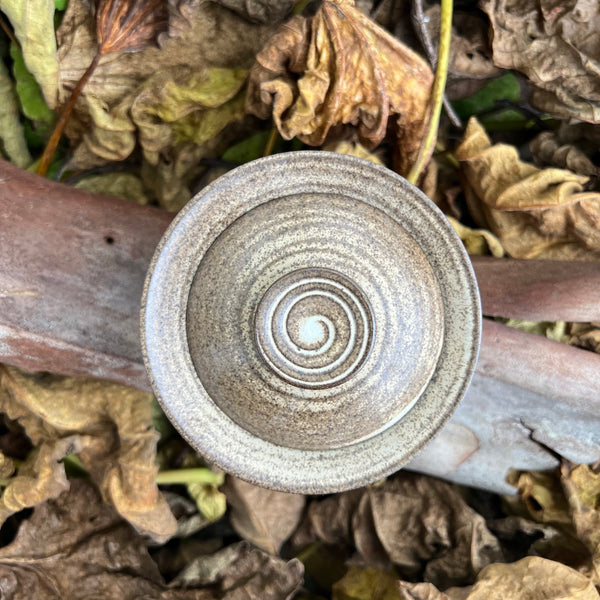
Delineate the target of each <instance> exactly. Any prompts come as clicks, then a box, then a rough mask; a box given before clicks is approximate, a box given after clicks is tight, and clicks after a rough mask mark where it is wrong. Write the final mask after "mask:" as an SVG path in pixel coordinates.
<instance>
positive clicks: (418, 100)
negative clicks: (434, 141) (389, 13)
mask: <svg viewBox="0 0 600 600" xmlns="http://www.w3.org/2000/svg"><path fill="white" fill-rule="evenodd" d="M432 81H433V75H432V73H431V70H430V68H429V66H428V65H427V63H426V62H425V61H424V60H423V59H421V58H420V57H419V56H418V55H417V54H415V53H414V52H413V51H412V50H410V49H409V48H408V47H407V46H405V45H404V44H402V43H401V42H399V41H398V40H396V39H395V38H394V37H392V36H391V35H390V34H388V33H387V32H385V31H384V30H383V29H381V28H380V27H379V26H377V25H376V24H375V23H373V22H372V21H371V20H370V19H369V18H368V17H366V16H365V15H363V14H362V13H361V12H359V11H358V10H357V9H356V8H355V7H354V2H352V0H325V1H324V2H323V4H322V5H321V7H320V9H319V10H318V11H317V13H316V15H315V16H314V17H310V18H303V17H300V16H296V17H294V18H293V19H291V20H290V21H288V22H287V23H286V24H285V25H283V26H282V27H281V28H280V29H279V30H278V31H277V32H276V33H275V34H274V35H273V37H272V38H271V39H270V40H269V43H268V44H267V45H266V46H265V47H264V48H263V50H261V52H260V53H259V54H258V56H257V57H256V63H255V65H254V66H253V67H252V70H251V72H250V83H249V87H248V95H247V100H246V109H247V111H248V112H250V113H252V114H255V115H256V116H258V117H260V118H262V119H267V118H269V117H271V116H272V117H273V120H274V121H275V124H276V125H277V128H278V129H279V132H280V133H281V135H282V137H283V138H284V139H287V140H289V139H291V138H293V137H298V138H299V139H300V140H302V141H303V142H304V143H306V144H309V145H311V146H320V145H322V144H323V143H324V142H325V140H326V138H327V136H328V134H329V133H330V132H331V131H332V130H333V129H334V128H336V127H339V126H343V125H351V126H353V127H356V128H357V132H358V135H359V138H360V141H361V142H362V143H363V144H364V145H365V146H367V147H368V148H373V147H375V146H377V145H378V144H379V143H380V142H381V141H382V140H383V138H384V136H385V134H386V131H387V127H388V119H389V117H391V116H395V117H396V119H397V120H396V128H397V134H398V148H399V153H400V157H399V170H400V172H402V173H406V172H407V171H408V169H409V168H410V166H411V165H412V163H413V162H414V159H415V156H416V154H417V153H418V150H419V146H420V143H421V139H422V137H423V132H424V129H425V126H426V121H427V110H428V109H427V107H428V100H429V95H430V90H431V84H432Z"/></svg>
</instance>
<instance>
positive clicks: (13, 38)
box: [0, 14, 21, 50]
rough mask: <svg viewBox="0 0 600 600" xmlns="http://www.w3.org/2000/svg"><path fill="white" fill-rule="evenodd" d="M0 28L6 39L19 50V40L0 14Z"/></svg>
mask: <svg viewBox="0 0 600 600" xmlns="http://www.w3.org/2000/svg"><path fill="white" fill-rule="evenodd" d="M0 29H2V31H4V33H5V34H6V36H7V37H8V39H9V40H10V41H11V42H12V43H13V44H14V45H15V46H16V47H17V48H18V49H19V50H21V44H20V43H19V40H18V39H17V37H16V36H15V34H14V33H13V30H12V29H11V28H10V26H9V25H8V23H7V22H6V21H5V20H4V17H3V16H2V15H1V14H0Z"/></svg>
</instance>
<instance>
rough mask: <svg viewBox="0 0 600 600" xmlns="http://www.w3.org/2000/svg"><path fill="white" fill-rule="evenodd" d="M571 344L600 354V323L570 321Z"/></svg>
mask: <svg viewBox="0 0 600 600" xmlns="http://www.w3.org/2000/svg"><path fill="white" fill-rule="evenodd" d="M569 335H570V336H571V337H570V338H569V344H572V345H573V346H579V347H580V348H585V349H586V350H591V351H592V352H597V353H598V354H600V323H597V322H594V323H570V324H569Z"/></svg>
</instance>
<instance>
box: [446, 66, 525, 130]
mask: <svg viewBox="0 0 600 600" xmlns="http://www.w3.org/2000/svg"><path fill="white" fill-rule="evenodd" d="M520 97H521V88H520V86H519V82H518V81H517V78H516V77H515V75H514V74H513V73H506V74H505V75H502V77H498V78H497V79H492V81H490V82H489V83H487V84H486V85H484V86H483V87H482V88H481V89H480V90H479V91H478V92H476V93H475V94H473V95H472V96H470V97H469V98H463V99H462V100H455V101H454V102H453V103H452V106H453V107H454V110H455V111H456V112H457V114H458V116H459V117H460V118H461V119H465V120H466V119H468V118H469V117H471V116H473V115H477V114H479V113H482V112H485V111H488V110H492V109H494V108H496V106H497V104H496V103H497V102H498V101H500V100H508V101H509V102H514V103H518V102H519V100H520ZM519 116H520V118H521V119H523V116H522V115H519Z"/></svg>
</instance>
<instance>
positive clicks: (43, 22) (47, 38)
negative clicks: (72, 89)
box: [0, 0, 58, 108]
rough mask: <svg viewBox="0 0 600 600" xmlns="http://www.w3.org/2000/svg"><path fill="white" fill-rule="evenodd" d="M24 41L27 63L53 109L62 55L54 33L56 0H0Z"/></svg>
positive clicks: (16, 31)
mask: <svg viewBox="0 0 600 600" xmlns="http://www.w3.org/2000/svg"><path fill="white" fill-rule="evenodd" d="M0 10H1V11H2V12H3V13H4V14H5V15H6V16H7V17H8V19H9V20H10V22H11V24H12V26H13V29H14V32H15V36H16V37H17V39H18V40H19V43H20V44H21V49H22V51H23V57H24V59H25V64H26V65H27V68H28V69H29V71H30V72H31V73H32V74H33V76H34V77H35V79H36V81H37V82H38V83H39V84H40V87H41V88H42V93H43V94H44V98H45V99H46V102H47V103H48V106H50V107H51V108H52V107H54V106H55V105H56V102H57V97H58V58H57V55H56V36H55V34H54V10H55V6H54V0H26V1H25V0H0Z"/></svg>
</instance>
